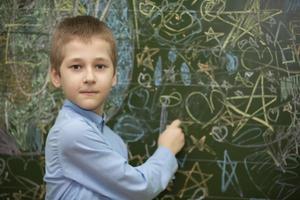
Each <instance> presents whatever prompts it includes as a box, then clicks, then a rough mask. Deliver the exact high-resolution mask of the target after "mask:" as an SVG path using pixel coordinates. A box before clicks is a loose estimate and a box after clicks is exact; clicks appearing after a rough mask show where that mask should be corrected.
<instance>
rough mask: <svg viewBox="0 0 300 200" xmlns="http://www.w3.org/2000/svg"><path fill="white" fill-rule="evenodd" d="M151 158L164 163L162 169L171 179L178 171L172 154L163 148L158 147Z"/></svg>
mask: <svg viewBox="0 0 300 200" xmlns="http://www.w3.org/2000/svg"><path fill="white" fill-rule="evenodd" d="M153 156H155V157H156V158H158V159H160V160H163V161H164V167H165V168H166V171H167V172H170V178H171V177H172V176H173V174H174V173H175V172H176V170H177V169H178V163H177V159H176V157H175V155H174V153H173V152H172V151H171V150H170V149H168V148H166V147H164V146H158V148H157V149H156V151H155V152H154V154H153Z"/></svg>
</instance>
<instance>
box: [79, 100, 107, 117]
mask: <svg viewBox="0 0 300 200" xmlns="http://www.w3.org/2000/svg"><path fill="white" fill-rule="evenodd" d="M77 105H78V106H79V107H81V108H82V109H84V110H89V111H92V112H95V113H97V114H100V113H102V106H101V104H100V105H99V104H95V103H91V102H84V103H78V104H77Z"/></svg>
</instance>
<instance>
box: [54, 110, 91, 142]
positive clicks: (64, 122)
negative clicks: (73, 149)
mask: <svg viewBox="0 0 300 200" xmlns="http://www.w3.org/2000/svg"><path fill="white" fill-rule="evenodd" d="M94 126H95V125H93V123H91V122H90V121H89V120H88V119H87V118H86V117H84V116H82V115H80V114H79V113H76V112H75V111H72V110H71V109H61V110H60V112H59V113H58V115H57V118H56V121H55V123H54V125H53V127H52V128H51V130H52V131H57V132H60V133H61V134H63V135H65V136H67V135H69V134H72V136H76V135H78V134H74V133H81V132H83V131H87V130H93V129H94V128H95V127H94Z"/></svg>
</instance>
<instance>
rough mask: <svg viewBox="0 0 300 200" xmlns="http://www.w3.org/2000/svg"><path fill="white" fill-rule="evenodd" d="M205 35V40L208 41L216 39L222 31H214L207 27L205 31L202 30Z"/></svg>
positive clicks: (221, 34)
mask: <svg viewBox="0 0 300 200" xmlns="http://www.w3.org/2000/svg"><path fill="white" fill-rule="evenodd" d="M204 34H205V35H206V42H209V41H211V40H213V39H215V40H218V38H219V37H221V36H223V35H224V33H220V32H215V31H214V30H213V28H212V27H209V29H208V31H207V32H204Z"/></svg>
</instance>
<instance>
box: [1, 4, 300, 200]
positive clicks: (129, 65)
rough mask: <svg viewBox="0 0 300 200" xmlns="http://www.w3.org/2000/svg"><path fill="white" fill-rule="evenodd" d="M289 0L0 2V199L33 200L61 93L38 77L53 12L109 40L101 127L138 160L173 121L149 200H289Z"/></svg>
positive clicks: (292, 51)
mask: <svg viewBox="0 0 300 200" xmlns="http://www.w3.org/2000/svg"><path fill="white" fill-rule="evenodd" d="M299 11H300V0H185V1H184V0H178V1H174V0H163V1H158V0H155V1H154V0H153V1H150V0H147V1H144V0H128V1H112V0H105V1H100V0H66V1H62V0H51V1H48V0H39V1H37V0H12V1H8V0H2V1H0V91H1V92H0V112H1V115H0V199H22V200H23V199H43V197H44V195H45V185H44V183H43V180H42V178H43V174H44V145H45V139H46V136H47V132H48V130H49V128H50V127H51V125H52V124H53V122H54V120H55V116H56V114H57V111H58V109H59V108H60V106H61V104H62V101H63V97H62V94H61V92H60V91H59V90H56V89H54V88H53V87H52V86H51V85H50V84H49V79H48V76H47V73H48V68H49V61H48V58H49V57H48V51H49V40H50V36H51V31H52V30H53V27H54V25H55V24H56V23H57V22H58V21H59V20H60V19H61V18H63V17H65V16H74V15H82V14H87V15H93V16H96V17H98V18H100V19H102V20H104V21H106V22H107V23H108V25H109V26H110V27H111V28H112V29H113V32H114V34H115V37H116V38H117V43H118V59H119V60H118V74H117V75H118V84H117V86H116V87H115V88H114V89H113V91H112V94H111V96H110V98H109V100H108V102H107V104H106V107H105V109H106V113H107V116H108V119H109V121H108V125H110V127H112V129H113V130H114V131H115V132H116V133H118V134H119V135H120V136H121V137H122V138H123V139H124V140H125V141H126V143H127V144H128V148H129V157H130V162H131V163H132V164H134V165H138V164H141V163H142V162H144V161H145V160H146V159H147V158H148V157H149V156H150V155H151V153H152V152H154V151H155V148H156V145H157V144H156V142H157V137H158V135H159V133H160V132H162V131H163V130H164V128H165V127H166V125H167V124H169V123H170V122H171V121H172V120H174V119H176V118H179V119H181V121H182V128H183V130H184V132H185V135H186V145H185V147H184V149H183V150H182V151H181V152H180V153H179V154H178V155H177V159H178V163H179V170H178V172H177V173H176V175H175V179H174V180H172V181H171V182H170V184H169V186H168V188H167V190H166V191H164V192H163V193H162V194H160V195H159V197H158V198H157V199H164V200H173V199H224V200H225V199H230V200H231V199H239V200H242V199H245V200H246V199H249V200H250V199H251V200H255V199H256V200H257V199H260V200H262V199H286V200H291V199H296V197H299V196H300V188H299V187H300V177H299V176H300V173H299V172H300V159H299V146H300V134H299V128H300V123H299V122H300V121H299V120H300V114H299V112H300V107H299V98H300V95H299V94H300V60H299V55H300V14H299V13H300V12H299Z"/></svg>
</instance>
